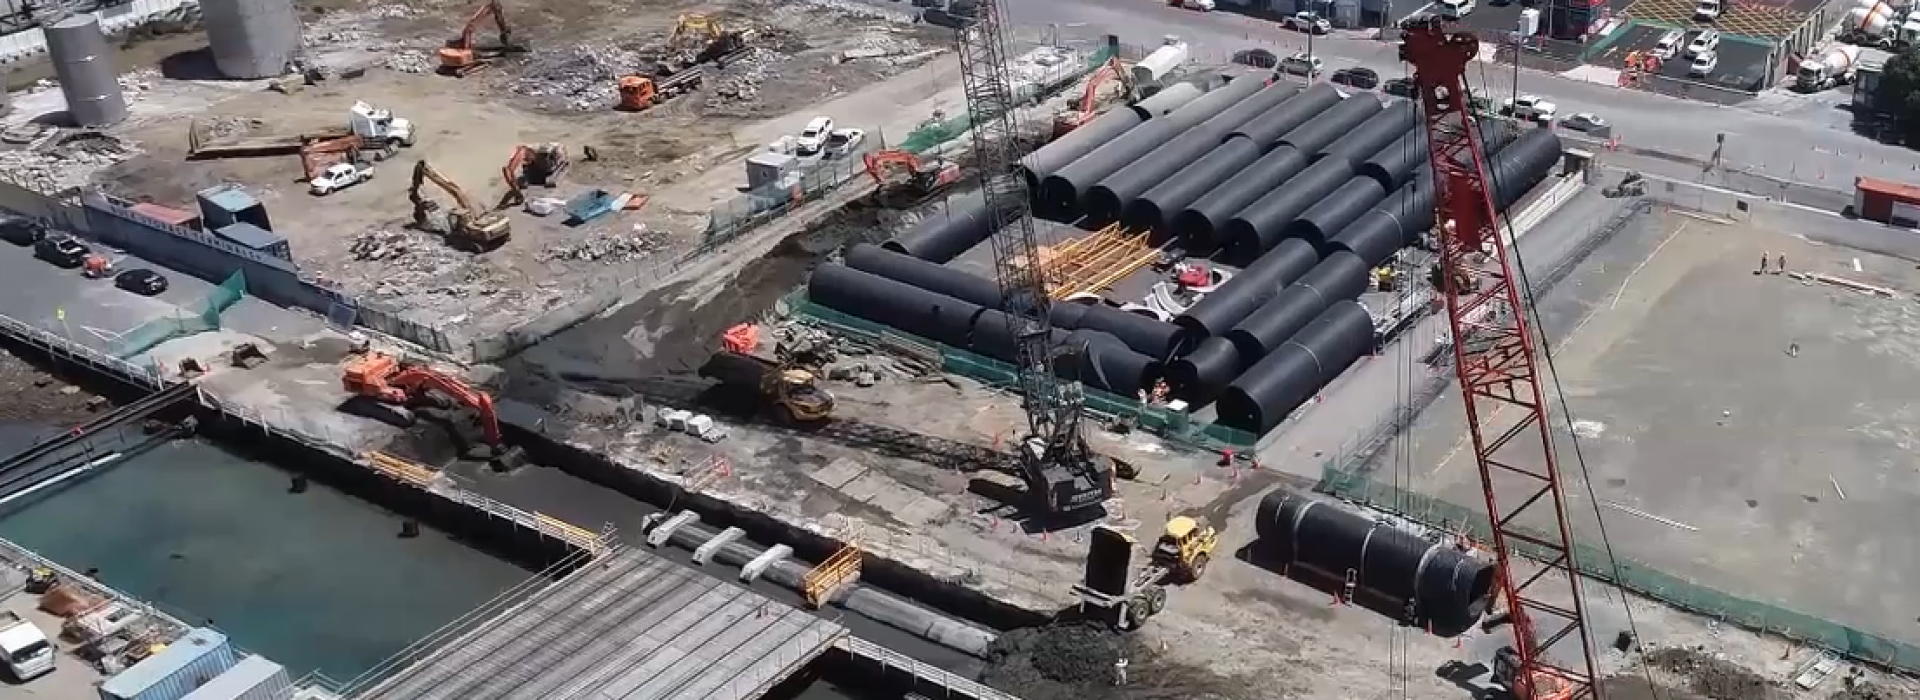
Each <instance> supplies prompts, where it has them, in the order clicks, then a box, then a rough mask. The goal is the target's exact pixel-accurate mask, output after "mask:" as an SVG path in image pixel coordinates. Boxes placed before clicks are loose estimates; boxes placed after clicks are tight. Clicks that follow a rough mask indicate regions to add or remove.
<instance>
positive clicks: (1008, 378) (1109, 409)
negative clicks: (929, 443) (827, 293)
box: [787, 290, 1259, 450]
mask: <svg viewBox="0 0 1920 700" xmlns="http://www.w3.org/2000/svg"><path fill="white" fill-rule="evenodd" d="M787 307H788V308H789V309H793V310H794V312H795V313H797V314H798V315H799V316H801V317H804V318H807V319H809V320H811V321H813V322H815V323H820V324H824V325H828V326H832V327H833V329H834V331H835V332H838V333H842V334H847V335H852V336H856V337H862V338H866V339H868V340H873V341H886V340H892V341H894V342H896V343H907V344H911V345H916V346H919V347H923V348H926V349H927V351H928V352H929V354H933V353H937V354H938V356H939V361H940V369H941V371H944V372H947V373H949V374H957V375H960V376H963V377H968V378H970V379H974V380H977V381H979V382H981V383H984V384H986V385H988V386H995V387H1011V386H1013V385H1015V384H1016V383H1017V381H1018V375H1017V373H1016V371H1015V369H1014V367H1013V365H1010V364H1007V363H1005V362H1001V361H999V360H996V359H993V358H990V357H985V356H982V355H977V354H974V353H971V352H967V351H965V350H961V349H958V348H953V347H949V346H946V345H942V344H940V343H936V342H933V341H931V340H927V339H925V338H920V337H917V336H912V335H907V334H903V333H900V332H898V331H895V330H893V329H891V328H888V327H886V326H883V325H880V324H878V323H874V322H872V321H868V320H866V319H863V318H858V317H855V316H851V315H848V314H844V313H840V312H838V311H835V310H833V309H829V308H827V307H824V306H820V305H818V304H814V303H812V302H809V301H807V300H806V292H805V291H804V290H802V291H800V292H796V293H794V294H793V296H791V297H789V298H788V301H787ZM1086 406H1087V408H1089V409H1092V410H1093V411H1095V412H1098V413H1104V414H1107V415H1112V416H1126V417H1131V418H1133V419H1134V424H1135V425H1137V426H1139V427H1140V428H1141V429H1143V430H1146V431H1148V432H1151V433H1154V434H1155V435H1159V436H1161V437H1163V438H1166V439H1168V440H1172V441H1174V442H1179V443H1182V444H1186V445H1190V446H1193V447H1197V448H1201V449H1208V450H1217V449H1221V448H1233V449H1245V448H1248V447H1251V446H1252V445H1253V444H1254V442H1256V441H1257V440H1258V439H1259V438H1258V436H1256V435H1253V434H1252V433H1248V432H1245V431H1240V430H1234V429H1232V428H1228V427H1225V426H1220V425H1212V424H1198V425H1196V424H1194V423H1193V419H1192V416H1190V415H1188V414H1187V413H1184V412H1179V411H1168V410H1166V409H1164V408H1160V407H1157V406H1148V405H1144V404H1142V403H1140V402H1139V401H1138V400H1136V399H1134V398H1131V397H1122V396H1117V395H1114V394H1110V393H1107V392H1104V391H1099V390H1094V389H1088V390H1087V391H1086Z"/></svg>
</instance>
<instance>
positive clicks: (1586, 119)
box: [1560, 112, 1610, 132]
mask: <svg viewBox="0 0 1920 700" xmlns="http://www.w3.org/2000/svg"><path fill="white" fill-rule="evenodd" d="M1560 126H1562V127H1565V128H1568V129H1572V130H1574V131H1579V132H1589V131H1600V130H1602V129H1605V128H1607V127H1608V126H1610V125H1609V124H1607V120H1605V119H1602V118H1601V117H1600V115H1598V114H1594V113H1592V112H1581V113H1579V114H1574V115H1572V116H1569V117H1567V118H1566V119H1563V120H1561V121H1560Z"/></svg>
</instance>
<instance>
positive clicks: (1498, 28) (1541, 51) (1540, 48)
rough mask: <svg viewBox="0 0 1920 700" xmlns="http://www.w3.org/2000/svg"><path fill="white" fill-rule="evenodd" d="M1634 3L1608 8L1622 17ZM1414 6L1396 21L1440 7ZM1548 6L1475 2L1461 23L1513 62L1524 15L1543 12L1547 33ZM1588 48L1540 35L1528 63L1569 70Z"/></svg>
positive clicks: (1526, 1)
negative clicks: (1512, 46)
mask: <svg viewBox="0 0 1920 700" xmlns="http://www.w3.org/2000/svg"><path fill="white" fill-rule="evenodd" d="M1632 1H1633V0H1608V1H1607V2H1606V3H1605V5H1604V7H1606V8H1609V9H1611V10H1612V13H1613V14H1614V15H1615V16H1618V15H1619V14H1620V13H1621V12H1623V11H1625V10H1626V7H1627V5H1628V4H1629V3H1631V2H1632ZM1411 7H1412V8H1413V9H1412V11H1410V12H1407V13H1405V14H1403V15H1401V16H1400V17H1397V18H1395V21H1404V20H1406V19H1407V18H1408V17H1413V16H1416V15H1420V14H1433V13H1435V12H1436V11H1437V8H1438V4H1437V3H1427V4H1425V5H1412V6H1411ZM1548 7H1549V4H1548V3H1545V2H1539V1H1538V0H1475V7H1474V9H1473V11H1472V12H1470V13H1468V14H1467V16H1466V17H1464V18H1462V19H1461V20H1460V23H1461V24H1463V25H1465V26H1467V27H1470V28H1472V29H1473V30H1474V31H1475V33H1477V34H1479V35H1480V37H1481V40H1482V41H1483V42H1485V43H1486V44H1498V45H1500V46H1501V52H1502V54H1503V55H1502V56H1501V57H1500V59H1501V60H1503V61H1507V60H1510V59H1508V58H1506V56H1505V55H1504V54H1506V53H1507V52H1508V51H1509V49H1508V48H1507V44H1509V37H1510V36H1511V35H1512V34H1513V32H1514V31H1516V30H1518V29H1519V28H1520V13H1521V12H1522V11H1524V10H1526V9H1527V8H1534V9H1537V10H1540V28H1541V30H1542V31H1544V30H1545V29H1546V23H1547V13H1548ZM1603 12H1605V10H1596V16H1598V15H1599V14H1600V13H1603ZM1586 49H1587V44H1586V43H1583V42H1579V41H1566V40H1561V39H1549V38H1546V37H1545V36H1544V35H1543V36H1536V37H1533V38H1532V39H1530V40H1529V41H1528V42H1527V58H1526V62H1528V63H1529V64H1532V63H1533V62H1534V61H1535V60H1545V61H1554V62H1568V63H1569V64H1570V65H1569V67H1571V65H1572V64H1578V63H1579V61H1580V56H1581V54H1582V53H1584V52H1585V51H1586Z"/></svg>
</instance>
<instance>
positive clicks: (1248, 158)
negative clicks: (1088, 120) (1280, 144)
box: [1121, 83, 1340, 233]
mask: <svg viewBox="0 0 1920 700" xmlns="http://www.w3.org/2000/svg"><path fill="white" fill-rule="evenodd" d="M1339 103H1340V92H1339V91H1338V90H1335V89H1333V87H1332V86H1331V85H1328V84H1326V83H1321V84H1319V85H1315V86H1313V87H1311V88H1307V89H1306V90H1305V91H1304V92H1301V93H1300V94H1299V95H1298V96H1295V97H1294V98H1293V99H1290V100H1287V101H1286V102H1282V103H1280V106H1278V107H1274V108H1273V109H1272V110H1269V111H1268V112H1267V113H1266V114H1262V115H1260V116H1258V117H1254V118H1253V119H1252V120H1250V121H1248V122H1247V123H1246V124H1243V125H1241V127H1240V128H1238V129H1235V130H1234V131H1233V133H1231V134H1228V135H1227V140H1226V141H1225V142H1224V143H1221V144H1220V145H1219V146H1218V147H1216V148H1214V149H1213V150H1211V151H1208V152H1207V154H1206V155H1204V156H1201V158H1200V159H1199V160H1197V161H1194V162H1193V163H1191V164H1189V165H1188V166H1187V167H1185V168H1181V169H1180V171H1179V172H1176V173H1174V174H1173V175H1171V176H1169V177H1168V178H1167V179H1166V180H1165V181H1163V182H1161V183H1160V184H1158V185H1155V186H1154V188H1153V189H1150V190H1147V192H1146V194H1143V195H1140V197H1139V198H1138V199H1135V200H1133V201H1132V202H1130V203H1128V204H1127V208H1126V211H1125V212H1123V213H1122V214H1121V221H1123V222H1125V223H1126V225H1127V227H1128V228H1147V229H1160V228H1161V227H1163V226H1166V225H1167V224H1169V223H1171V221H1169V219H1170V217H1172V216H1173V215H1175V214H1178V213H1179V212H1180V210H1182V209H1185V208H1187V206H1188V205H1191V204H1193V203H1194V202H1196V201H1198V200H1199V199H1200V198H1201V197H1203V196H1206V194H1207V193H1208V192H1211V191H1212V190H1213V189H1214V188H1216V187H1219V186H1221V184H1222V183H1224V182H1226V181H1227V178H1230V177H1233V175H1234V174H1235V173H1238V172H1240V171H1241V170H1243V169H1245V168H1246V167H1247V166H1248V165H1251V164H1252V163H1253V162H1254V161H1256V160H1259V159H1260V156H1261V154H1263V153H1265V151H1266V148H1267V147H1269V146H1272V145H1273V144H1274V143H1275V142H1277V141H1279V139H1280V137H1281V136H1285V135H1286V133H1287V132H1289V131H1292V130H1294V129H1296V128H1298V127H1299V126H1300V125H1301V124H1305V123H1306V122H1307V120H1308V119H1312V118H1313V117H1314V116H1315V115H1318V114H1320V113H1321V112H1325V111H1326V110H1327V108H1328V107H1332V106H1334V105H1336V104H1339ZM1170 232H1172V233H1179V231H1177V230H1176V231H1170Z"/></svg>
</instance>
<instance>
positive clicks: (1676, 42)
mask: <svg viewBox="0 0 1920 700" xmlns="http://www.w3.org/2000/svg"><path fill="white" fill-rule="evenodd" d="M1686 42H1687V33H1686V32H1683V31H1681V30H1678V29H1674V30H1671V31H1668V32H1667V33H1665V34H1662V35H1660V41H1658V42H1656V43H1655V44H1654V45H1653V50H1652V51H1650V52H1648V53H1651V54H1653V57H1654V58H1658V59H1660V60H1662V61H1671V60H1673V57H1674V56H1677V55H1679V54H1680V45H1682V44H1685V43H1686Z"/></svg>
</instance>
